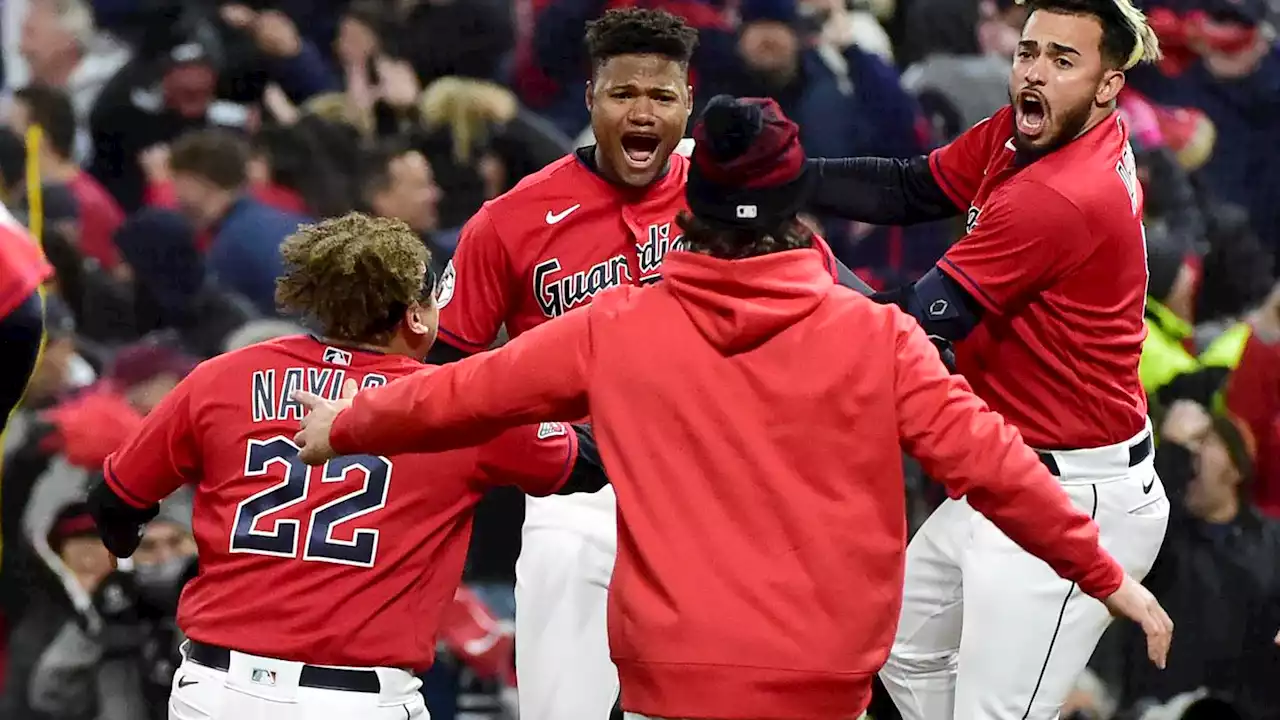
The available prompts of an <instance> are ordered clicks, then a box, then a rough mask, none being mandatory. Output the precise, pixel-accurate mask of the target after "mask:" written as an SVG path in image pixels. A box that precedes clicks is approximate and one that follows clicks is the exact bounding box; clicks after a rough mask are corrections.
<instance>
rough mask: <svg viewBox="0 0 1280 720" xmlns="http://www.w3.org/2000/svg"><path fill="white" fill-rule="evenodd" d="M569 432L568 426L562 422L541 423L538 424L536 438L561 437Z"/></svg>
mask: <svg viewBox="0 0 1280 720" xmlns="http://www.w3.org/2000/svg"><path fill="white" fill-rule="evenodd" d="M568 434H569V428H567V427H565V424H564V423H554V422H552V423H542V424H541V425H539V426H538V439H539V440H546V439H547V438H553V437H563V436H565V435H568Z"/></svg>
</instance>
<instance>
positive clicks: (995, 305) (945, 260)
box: [938, 255, 1000, 308]
mask: <svg viewBox="0 0 1280 720" xmlns="http://www.w3.org/2000/svg"><path fill="white" fill-rule="evenodd" d="M938 262H939V263H943V264H945V265H946V266H947V267H949V268H951V269H952V270H954V271H955V272H956V274H957V275H959V276H960V277H962V278H964V279H965V281H967V282H968V283H969V284H970V285H971V286H973V289H974V290H977V291H978V294H979V295H981V296H982V297H983V299H985V300H986V301H987V303H988V304H989V305H990V306H991V307H993V308H998V307H1000V303H998V302H996V301H995V298H993V297H991V296H990V295H988V294H987V291H986V290H983V289H982V286H981V285H979V284H978V283H977V282H976V281H974V279H973V278H971V277H969V273H967V272H965V271H964V270H962V269H961V268H960V266H959V265H956V264H955V263H953V262H951V258H948V257H946V256H945V255H944V256H943V257H942V259H940V260H939V261H938Z"/></svg>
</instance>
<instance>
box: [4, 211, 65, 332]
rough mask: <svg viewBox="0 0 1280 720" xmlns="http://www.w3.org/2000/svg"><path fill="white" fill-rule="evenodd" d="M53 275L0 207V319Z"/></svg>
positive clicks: (41, 254)
mask: <svg viewBox="0 0 1280 720" xmlns="http://www.w3.org/2000/svg"><path fill="white" fill-rule="evenodd" d="M52 275H53V266H51V265H50V264H49V261H48V260H46V259H45V257H44V252H43V251H41V250H40V246H39V245H38V244H37V243H36V240H35V238H33V237H31V233H30V232H28V231H27V229H26V228H25V227H23V226H22V223H19V222H18V220H17V219H16V218H14V217H13V215H11V214H9V210H8V209H7V208H5V207H4V206H3V205H0V319H3V318H4V317H5V316H7V315H8V314H9V313H11V312H13V310H14V308H16V307H18V306H19V305H21V304H22V303H23V302H25V301H26V299H27V298H29V297H31V293H33V292H35V291H36V289H37V288H39V287H40V285H41V284H42V283H44V281H45V280H48V279H49V278H50V277H51V276H52Z"/></svg>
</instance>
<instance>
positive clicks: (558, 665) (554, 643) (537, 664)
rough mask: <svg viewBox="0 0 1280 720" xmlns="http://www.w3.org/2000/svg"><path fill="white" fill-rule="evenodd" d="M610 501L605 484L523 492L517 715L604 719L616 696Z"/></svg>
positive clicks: (529, 719)
mask: <svg viewBox="0 0 1280 720" xmlns="http://www.w3.org/2000/svg"><path fill="white" fill-rule="evenodd" d="M583 501H585V502H586V503H588V504H590V505H592V507H584V506H583ZM616 502H617V501H616V500H615V496H614V494H613V490H612V488H605V489H604V490H601V491H600V492H598V493H592V494H591V495H587V496H578V495H571V496H563V497H548V498H529V503H528V504H527V505H526V508H527V512H526V517H525V526H524V532H523V543H522V546H521V549H520V559H519V560H518V561H516V682H517V684H518V696H519V702H520V720H608V718H609V714H610V712H611V711H612V710H613V706H614V703H615V702H617V700H618V670H617V668H615V667H614V665H613V661H612V660H610V659H609V634H608V614H607V613H608V603H609V580H610V579H611V578H612V576H613V562H614V559H615V557H616V555H617V548H618V540H617V520H616Z"/></svg>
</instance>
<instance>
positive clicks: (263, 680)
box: [249, 668, 276, 687]
mask: <svg viewBox="0 0 1280 720" xmlns="http://www.w3.org/2000/svg"><path fill="white" fill-rule="evenodd" d="M249 679H250V680H252V681H253V682H255V683H257V684H259V685H266V686H267V687H275V686H276V671H275V670H263V669H262V668H254V669H253V672H252V673H250V674H249Z"/></svg>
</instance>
